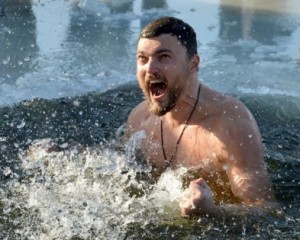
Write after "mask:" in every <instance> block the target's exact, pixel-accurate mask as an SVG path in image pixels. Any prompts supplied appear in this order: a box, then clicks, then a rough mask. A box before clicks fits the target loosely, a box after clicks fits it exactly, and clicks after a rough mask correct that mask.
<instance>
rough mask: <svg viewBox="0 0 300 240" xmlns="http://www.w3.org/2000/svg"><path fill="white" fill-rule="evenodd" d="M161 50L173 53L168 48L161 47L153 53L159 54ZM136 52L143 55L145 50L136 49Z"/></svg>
mask: <svg viewBox="0 0 300 240" xmlns="http://www.w3.org/2000/svg"><path fill="white" fill-rule="evenodd" d="M163 52H169V53H172V54H173V52H172V51H171V50H170V49H167V48H162V49H158V50H156V51H155V52H154V55H155V54H160V53H163ZM137 54H142V55H145V52H144V51H139V50H138V51H137Z"/></svg>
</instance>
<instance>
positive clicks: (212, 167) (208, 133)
mask: <svg viewBox="0 0 300 240" xmlns="http://www.w3.org/2000/svg"><path fill="white" fill-rule="evenodd" d="M199 63H200V58H199V55H198V53H197V42H196V34H195V32H194V30H193V29H192V28H191V27H190V26H189V25H188V24H186V23H185V22H183V21H182V20H179V19H176V18H173V17H164V18H160V19H157V20H155V21H154V22H152V23H150V24H149V25H147V26H146V27H145V28H144V29H143V30H142V32H141V34H140V38H139V41H138V46H137V78H138V81H139V85H140V87H141V89H142V91H143V93H144V95H145V98H146V100H145V101H143V102H142V103H140V104H139V105H138V106H137V107H136V108H135V109H134V110H133V111H132V112H131V114H130V116H129V118H128V122H127V126H126V133H125V137H126V138H127V139H128V138H130V136H131V135H132V134H133V133H135V132H138V131H141V130H142V131H144V132H145V134H146V138H144V139H143V140H142V149H141V150H142V152H143V153H144V154H145V156H146V158H147V161H148V162H149V164H151V165H152V166H155V167H157V168H159V169H163V170H165V169H166V168H167V167H170V168H171V169H175V168H178V167H180V166H182V167H186V168H189V169H197V171H198V173H197V175H198V176H201V178H198V179H194V180H193V181H191V182H190V184H189V186H188V188H187V189H186V196H185V198H184V199H182V200H181V202H180V208H181V212H182V214H183V215H185V216H189V215H193V214H199V215H210V216H220V215H224V214H226V209H225V208H224V207H222V205H219V204H216V202H215V201H217V202H228V203H233V202H242V203H244V204H245V205H249V206H258V207H259V208H260V209H262V208H263V209H269V208H270V209H273V207H275V206H276V200H275V197H274V193H273V190H272V186H271V183H270V180H269V178H268V175H267V171H266V167H265V163H264V160H263V146H262V141H261V136H260V132H259V130H258V127H257V124H256V122H255V119H254V118H253V116H252V115H251V113H250V112H249V110H248V109H247V108H246V107H245V106H244V105H243V104H242V103H241V102H240V101H238V100H237V99H234V98H232V97H230V96H226V95H224V94H222V93H219V92H217V91H214V90H212V89H210V88H209V87H207V86H205V85H204V84H202V83H200V82H199V80H198V78H197V75H198V74H197V72H198V67H199ZM226 186H229V187H227V188H226ZM213 195H214V197H215V199H214V198H213ZM225 196H229V198H232V199H229V200H228V199H227V200H226V201H225ZM233 199H236V200H237V201H235V200H233ZM223 200H224V201H223ZM227 212H228V211H227Z"/></svg>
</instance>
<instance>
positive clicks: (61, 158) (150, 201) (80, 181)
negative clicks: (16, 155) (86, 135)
mask: <svg viewBox="0 0 300 240" xmlns="http://www.w3.org/2000/svg"><path fill="white" fill-rule="evenodd" d="M142 136H143V134H140V135H138V136H134V138H132V139H131V141H129V142H130V143H131V146H127V148H128V149H131V150H133V149H134V148H135V147H134V144H139V139H141V137H142ZM127 155H130V154H127ZM20 159H21V160H22V171H23V172H24V174H23V176H22V177H21V176H20V175H18V174H16V173H13V172H11V173H8V174H10V176H11V179H10V180H9V181H7V183H6V185H5V188H6V189H5V190H4V191H3V190H1V191H0V193H1V201H2V203H1V204H2V205H3V213H4V217H3V220H5V221H8V222H9V223H10V225H14V228H16V229H15V233H14V234H15V235H14V237H15V238H16V239H18V238H20V239H21V238H22V239H24V238H28V239H72V238H75V237H77V239H91V238H92V239H120V238H121V239H122V238H124V237H125V236H126V234H127V231H128V229H127V228H128V226H130V225H132V224H138V225H139V226H140V227H141V228H143V227H144V226H146V225H147V224H149V223H159V222H160V221H162V220H163V219H167V218H174V217H176V216H180V212H179V207H178V199H179V198H180V197H181V196H182V193H183V191H182V187H181V181H180V178H179V176H180V175H181V174H183V173H184V172H185V170H184V169H180V170H177V171H176V172H174V171H168V172H166V173H164V174H163V175H162V176H161V178H160V180H159V181H158V182H157V183H156V184H152V183H149V182H147V181H146V180H145V179H142V178H141V177H140V176H141V175H143V174H147V173H149V171H150V170H151V168H149V167H147V166H145V167H142V166H141V165H137V164H135V165H134V164H132V163H133V162H132V159H128V158H126V154H121V153H118V152H115V151H112V150H111V149H108V148H103V149H88V148H86V149H83V148H82V147H80V146H71V147H70V148H69V149H67V150H64V151H60V152H57V151H54V150H53V144H52V142H51V140H50V139H43V140H36V141H34V142H32V144H31V147H30V148H29V150H27V151H26V152H21V153H20ZM124 169H127V170H126V171H124ZM170 183H171V184H170ZM8 189H9V190H8ZM0 220H1V218H0ZM17 226H18V227H17ZM5 232H6V231H5V229H4V231H3V233H5Z"/></svg>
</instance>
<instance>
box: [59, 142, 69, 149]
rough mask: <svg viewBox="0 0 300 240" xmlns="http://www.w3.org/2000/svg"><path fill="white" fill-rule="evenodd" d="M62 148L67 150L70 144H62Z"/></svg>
mask: <svg viewBox="0 0 300 240" xmlns="http://www.w3.org/2000/svg"><path fill="white" fill-rule="evenodd" d="M59 146H60V147H61V148H67V147H68V146H69V144H68V143H63V144H61V145H59Z"/></svg>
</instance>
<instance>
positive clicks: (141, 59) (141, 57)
mask: <svg viewBox="0 0 300 240" xmlns="http://www.w3.org/2000/svg"><path fill="white" fill-rule="evenodd" d="M137 59H138V61H140V62H146V57H144V56H138V57H137Z"/></svg>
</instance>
